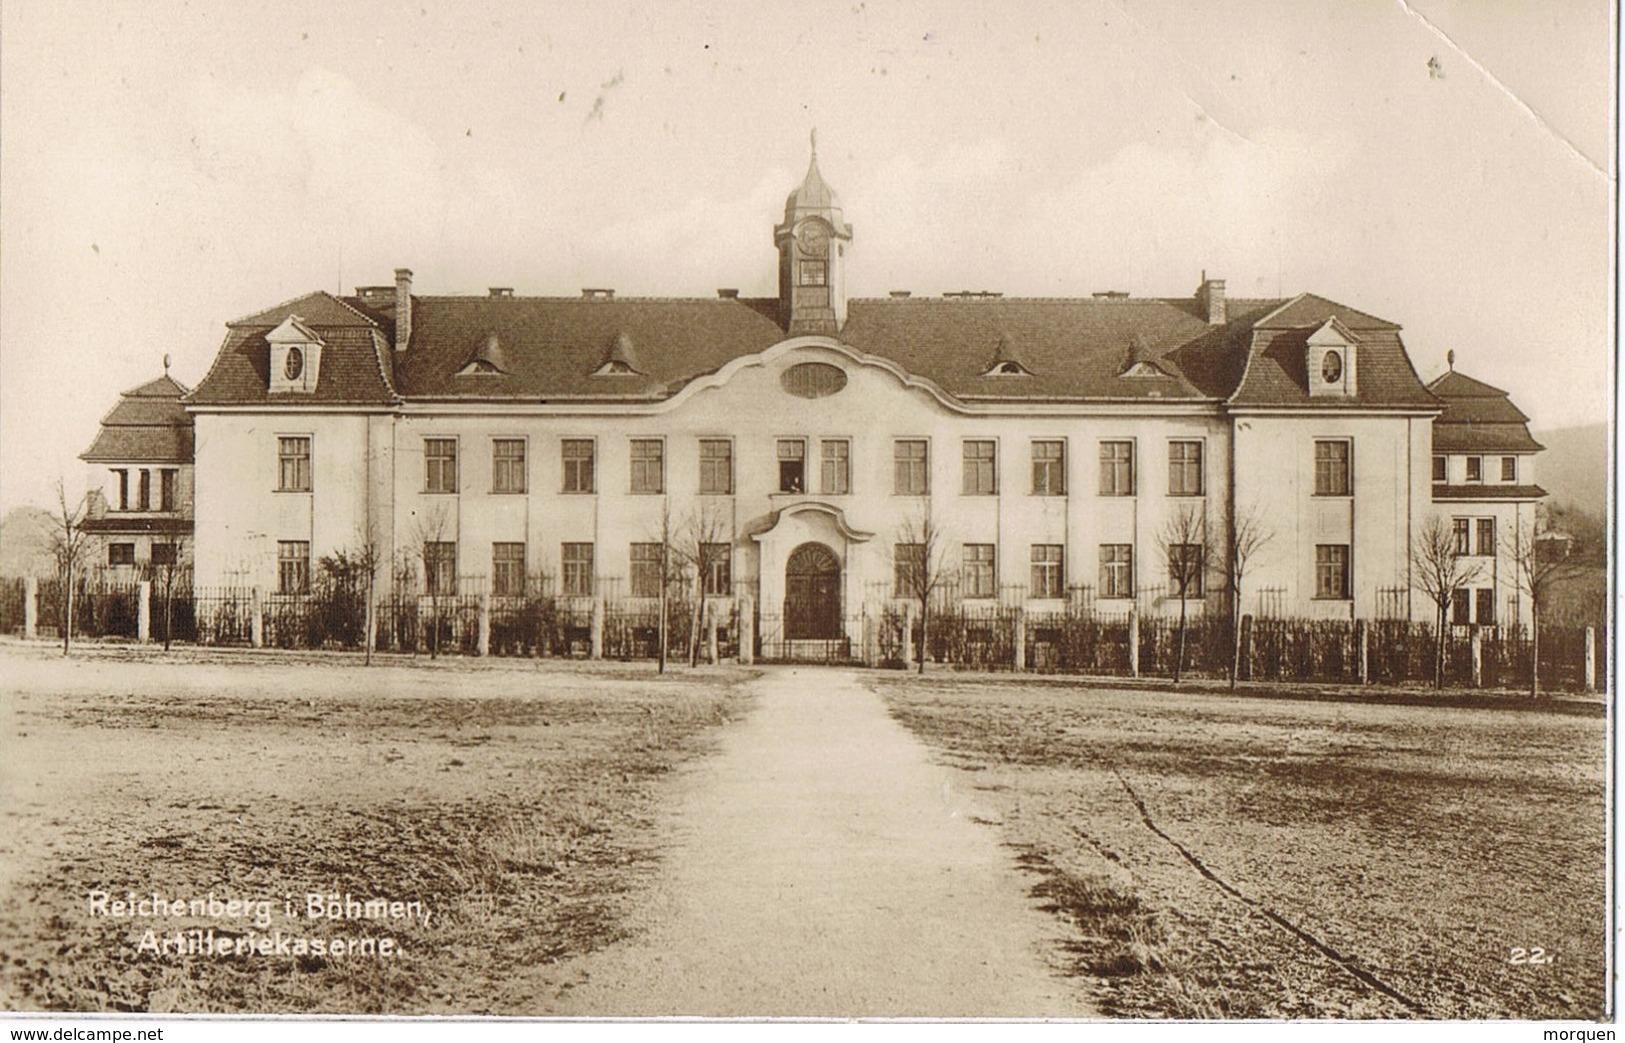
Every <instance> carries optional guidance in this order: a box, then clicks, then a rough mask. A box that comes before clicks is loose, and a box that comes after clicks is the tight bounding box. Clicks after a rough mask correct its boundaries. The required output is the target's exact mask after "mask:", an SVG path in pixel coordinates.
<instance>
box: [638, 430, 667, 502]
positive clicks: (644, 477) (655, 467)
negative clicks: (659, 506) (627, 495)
mask: <svg viewBox="0 0 1625 1043" xmlns="http://www.w3.org/2000/svg"><path fill="white" fill-rule="evenodd" d="M632 491H633V492H635V493H660V492H665V491H666V443H664V442H662V441H661V440H660V439H658V438H634V439H632Z"/></svg>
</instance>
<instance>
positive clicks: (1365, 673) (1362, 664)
mask: <svg viewBox="0 0 1625 1043" xmlns="http://www.w3.org/2000/svg"><path fill="white" fill-rule="evenodd" d="M1354 655H1355V670H1356V672H1357V673H1356V676H1358V677H1359V679H1360V683H1361V684H1370V683H1371V628H1370V627H1369V626H1367V625H1366V622H1365V620H1363V619H1358V620H1355V622H1354Z"/></svg>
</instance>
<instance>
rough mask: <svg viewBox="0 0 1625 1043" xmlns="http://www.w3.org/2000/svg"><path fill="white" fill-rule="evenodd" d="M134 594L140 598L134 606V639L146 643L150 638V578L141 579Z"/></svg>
mask: <svg viewBox="0 0 1625 1043" xmlns="http://www.w3.org/2000/svg"><path fill="white" fill-rule="evenodd" d="M135 596H136V597H138V598H140V599H141V600H140V603H139V604H137V605H136V606H135V639H136V640H137V641H139V642H141V643H142V644H146V643H147V642H148V641H151V640H152V580H150V579H144V580H142V581H141V583H140V584H139V585H138V586H137V587H136V594H135Z"/></svg>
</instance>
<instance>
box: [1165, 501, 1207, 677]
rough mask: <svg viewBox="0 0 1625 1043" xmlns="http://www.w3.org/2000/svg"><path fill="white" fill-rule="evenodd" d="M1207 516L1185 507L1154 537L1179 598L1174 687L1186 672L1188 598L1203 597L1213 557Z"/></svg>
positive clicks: (1191, 504)
mask: <svg viewBox="0 0 1625 1043" xmlns="http://www.w3.org/2000/svg"><path fill="white" fill-rule="evenodd" d="M1210 532H1211V530H1210V529H1209V528H1208V524H1207V512H1206V511H1205V510H1203V509H1202V508H1201V507H1200V506H1199V505H1197V504H1193V503H1187V504H1185V505H1184V506H1182V507H1181V508H1180V509H1179V510H1178V511H1177V512H1176V513H1175V514H1174V516H1173V517H1171V518H1169V519H1168V521H1167V522H1166V523H1165V524H1164V525H1163V527H1162V529H1161V530H1160V531H1158V533H1157V537H1156V539H1157V547H1158V549H1160V550H1161V551H1162V557H1163V560H1164V561H1165V562H1167V564H1168V581H1169V582H1170V583H1172V584H1173V586H1174V593H1175V594H1176V595H1178V597H1179V638H1178V641H1177V644H1176V648H1175V654H1174V684H1178V683H1179V675H1180V672H1181V671H1182V670H1183V669H1184V668H1185V634H1186V629H1187V625H1188V619H1189V604H1190V599H1191V598H1198V599H1200V598H1202V597H1204V596H1206V586H1207V584H1206V579H1207V572H1208V568H1209V566H1210V563H1211V562H1212V561H1213V558H1214V557H1215V554H1214V553H1213V547H1212V544H1211V536H1210Z"/></svg>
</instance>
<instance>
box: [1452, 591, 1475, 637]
mask: <svg viewBox="0 0 1625 1043" xmlns="http://www.w3.org/2000/svg"><path fill="white" fill-rule="evenodd" d="M1472 605H1473V599H1472V591H1470V590H1467V589H1466V588H1465V587H1457V588H1456V589H1455V590H1452V591H1451V592H1450V622H1451V623H1452V624H1454V625H1455V626H1458V627H1464V626H1466V625H1467V624H1469V623H1471V622H1472V621H1473V620H1472V616H1471V615H1469V613H1470V612H1471V611H1472Z"/></svg>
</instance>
